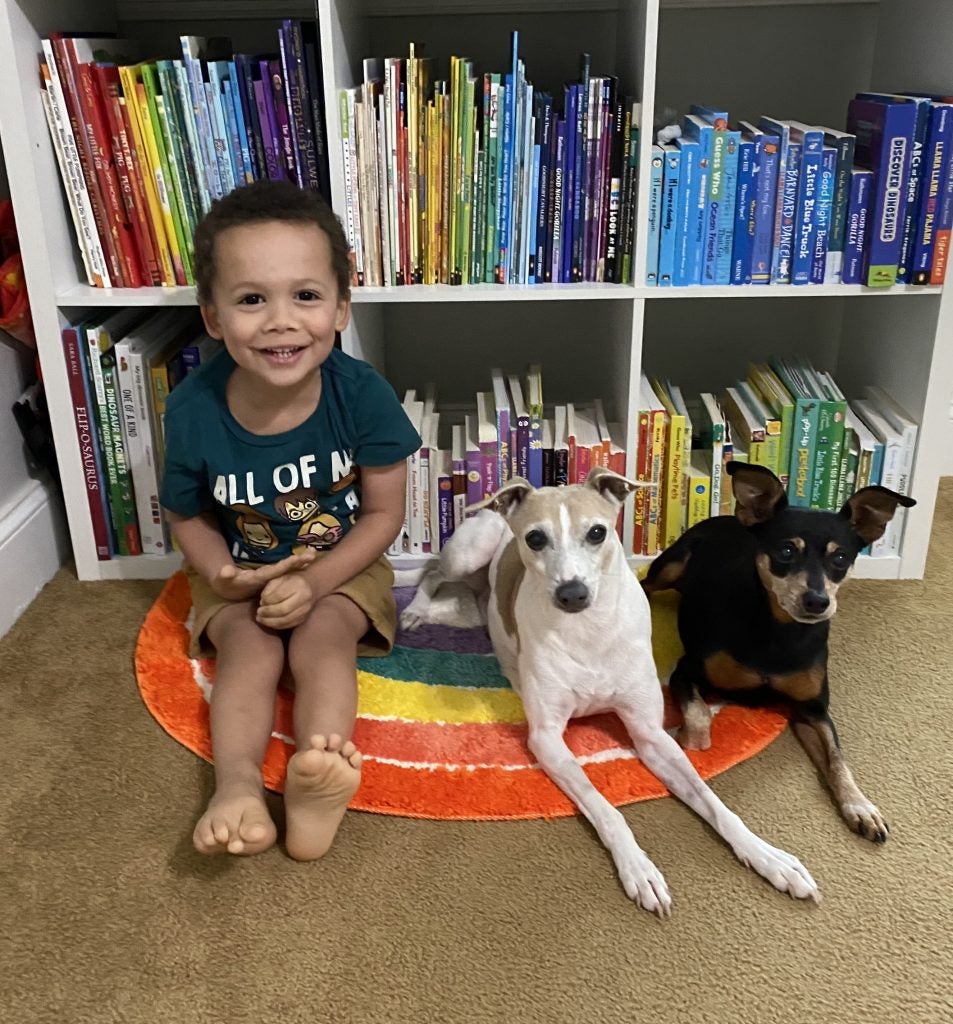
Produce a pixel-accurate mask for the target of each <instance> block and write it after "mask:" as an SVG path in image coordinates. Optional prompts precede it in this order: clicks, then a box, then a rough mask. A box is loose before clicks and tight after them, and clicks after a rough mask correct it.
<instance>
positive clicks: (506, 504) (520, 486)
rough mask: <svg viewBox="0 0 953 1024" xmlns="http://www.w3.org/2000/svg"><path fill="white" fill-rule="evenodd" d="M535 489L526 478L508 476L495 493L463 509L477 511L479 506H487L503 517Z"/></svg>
mask: <svg viewBox="0 0 953 1024" xmlns="http://www.w3.org/2000/svg"><path fill="white" fill-rule="evenodd" d="M535 489H536V488H535V487H533V485H532V484H531V483H530V482H529V481H528V480H524V479H523V478H522V477H521V476H514V477H510V479H509V480H507V482H506V483H505V484H504V485H503V486H502V487H501V488H500V489H499V490H498V491H497V492H496V494H491V495H490V496H489V498H484V499H483V501H476V502H474V503H473V504H472V505H468V506H467V507H466V509H465V511H466V512H478V511H479V510H480V509H481V508H489V509H492V510H493V511H494V512H499V513H500V515H501V516H504V517H505V516H508V515H509V514H510V512H511V511H512V510H513V508H515V507H516V506H517V505H519V503H520V502H521V501H522V500H523V499H524V498H525V497H526V495H527V494H529V493H530V492H531V491H534V490H535Z"/></svg>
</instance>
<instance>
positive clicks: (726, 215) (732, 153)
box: [712, 129, 741, 284]
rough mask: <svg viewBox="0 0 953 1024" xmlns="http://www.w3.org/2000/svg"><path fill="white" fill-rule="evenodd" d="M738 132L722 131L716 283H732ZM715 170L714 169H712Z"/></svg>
mask: <svg viewBox="0 0 953 1024" xmlns="http://www.w3.org/2000/svg"><path fill="white" fill-rule="evenodd" d="M740 146H741V132H740V131H738V130H736V129H727V130H726V131H725V152H724V160H723V163H722V190H721V199H720V200H719V204H718V229H717V230H718V233H717V236H716V244H715V284H730V283H731V266H732V254H733V252H734V231H735V217H736V213H737V194H738V157H739V151H740ZM712 172H713V173H714V168H713V169H712Z"/></svg>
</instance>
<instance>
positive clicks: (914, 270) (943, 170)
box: [910, 103, 953, 284]
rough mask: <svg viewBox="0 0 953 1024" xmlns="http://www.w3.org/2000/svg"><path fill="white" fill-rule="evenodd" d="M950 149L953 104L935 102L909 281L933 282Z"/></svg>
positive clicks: (952, 130) (951, 142)
mask: <svg viewBox="0 0 953 1024" xmlns="http://www.w3.org/2000/svg"><path fill="white" fill-rule="evenodd" d="M951 151H953V107H950V106H947V105H946V104H942V103H937V104H934V106H933V110H932V111H931V115H930V125H929V129H928V132H927V143H926V148H925V151H924V159H923V165H922V166H923V173H922V175H921V178H920V181H921V185H920V199H919V202H918V204H917V217H916V227H915V230H914V244H913V254H912V257H911V260H910V267H911V275H910V281H911V282H912V283H913V284H929V283H930V266H931V264H932V263H933V251H934V245H935V242H936V227H937V220H938V214H939V210H940V199H941V195H942V191H943V188H944V184H945V182H946V179H947V176H948V175H949V170H950V153H951Z"/></svg>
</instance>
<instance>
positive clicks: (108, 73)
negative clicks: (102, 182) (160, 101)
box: [92, 64, 162, 286]
mask: <svg viewBox="0 0 953 1024" xmlns="http://www.w3.org/2000/svg"><path fill="white" fill-rule="evenodd" d="M92 69H93V78H94V80H95V87H96V95H97V98H98V100H99V101H100V102H101V104H102V110H103V112H104V114H105V116H106V122H107V124H108V126H109V134H110V140H111V143H112V155H113V163H114V166H115V169H116V177H117V179H118V181H119V194H120V196H121V197H122V202H123V206H124V208H125V211H126V219H127V221H128V222H129V224H130V225H131V227H132V234H133V237H134V239H135V245H136V249H137V250H138V253H139V258H140V262H141V265H142V271H143V277H144V283H145V284H151V285H156V286H159V285H161V284H162V263H161V261H160V259H159V255H158V249H157V243H156V239H155V233H154V231H153V228H152V224H151V222H150V220H149V204H148V200H147V199H146V190H145V185H144V184H143V181H142V175H141V168H140V164H139V160H138V154H136V153H135V151H134V149H133V143H132V138H131V133H130V130H129V128H128V127H127V124H126V119H127V117H128V113H127V112H126V110H125V109H124V107H123V103H122V86H121V84H120V81H119V69H118V68H117V67H116V65H115V64H93V65H92Z"/></svg>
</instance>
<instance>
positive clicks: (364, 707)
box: [357, 671, 526, 725]
mask: <svg viewBox="0 0 953 1024" xmlns="http://www.w3.org/2000/svg"><path fill="white" fill-rule="evenodd" d="M357 713H358V714H359V715H373V716H374V717H375V718H404V719H407V720H408V721H411V722H450V723H451V724H453V725H466V724H468V723H481V724H482V723H490V722H505V723H506V724H508V725H519V724H521V723H523V722H525V721H526V715H525V714H524V713H523V702H522V701H521V700H520V699H519V697H518V696H517V695H516V694H515V693H514V692H513V691H512V690H509V689H506V690H504V689H496V688H493V687H486V686H475V687H470V686H443V685H441V684H439V683H437V684H433V683H419V682H412V681H411V682H408V681H399V680H395V679H385V678H383V677H382V676H377V675H374V674H373V673H371V672H363V671H359V672H358V673H357Z"/></svg>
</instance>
